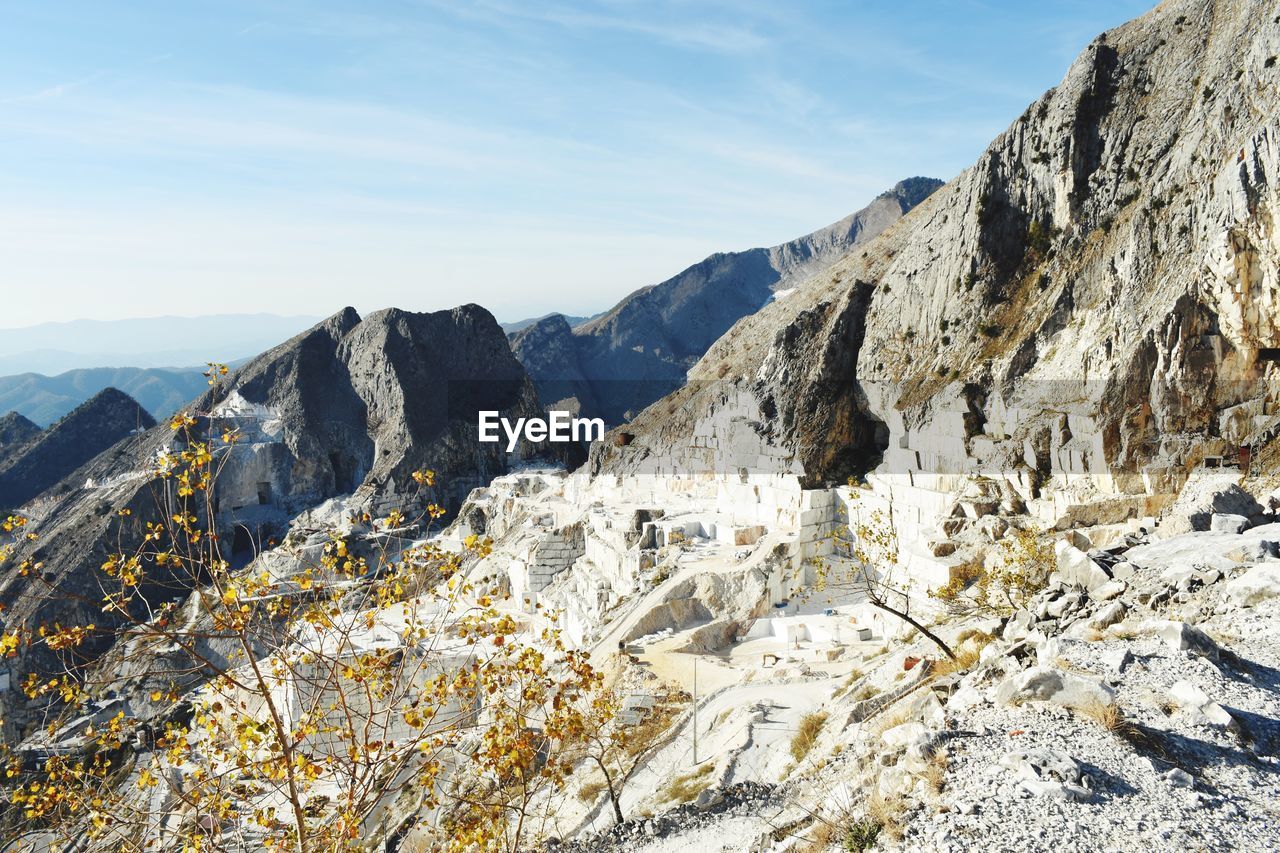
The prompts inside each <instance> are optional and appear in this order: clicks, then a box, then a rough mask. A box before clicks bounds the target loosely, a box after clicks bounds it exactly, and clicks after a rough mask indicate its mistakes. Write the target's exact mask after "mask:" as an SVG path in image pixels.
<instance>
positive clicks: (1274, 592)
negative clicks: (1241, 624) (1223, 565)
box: [1222, 563, 1280, 607]
mask: <svg viewBox="0 0 1280 853" xmlns="http://www.w3.org/2000/svg"><path fill="white" fill-rule="evenodd" d="M1222 592H1223V595H1225V596H1226V598H1227V600H1228V601H1231V602H1232V603H1234V604H1236V605H1238V606H1240V607H1253V606H1254V605H1257V604H1260V603H1262V602H1263V601H1266V600H1267V599H1269V598H1276V597H1280V565H1277V564H1274V563H1270V564H1264V565H1260V566H1254V567H1253V568H1251V569H1249V571H1247V572H1245V573H1244V574H1242V575H1241V576H1240V577H1238V578H1235V579H1233V580H1230V581H1227V584H1226V586H1225V587H1223V590H1222Z"/></svg>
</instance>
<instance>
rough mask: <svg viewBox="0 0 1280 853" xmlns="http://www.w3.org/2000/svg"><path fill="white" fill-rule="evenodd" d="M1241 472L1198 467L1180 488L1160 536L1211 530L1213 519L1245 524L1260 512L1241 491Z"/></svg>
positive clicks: (1259, 508)
mask: <svg viewBox="0 0 1280 853" xmlns="http://www.w3.org/2000/svg"><path fill="white" fill-rule="evenodd" d="M1239 480H1240V472H1239V471H1235V470H1232V469H1229V468H1216V469H1215V468H1199V469H1196V470H1195V471H1193V472H1192V474H1191V476H1190V477H1188V478H1187V482H1186V483H1185V484H1184V485H1183V487H1182V491H1181V492H1180V493H1179V494H1178V499H1177V500H1176V501H1174V503H1173V506H1171V507H1170V508H1169V511H1168V513H1166V515H1165V517H1164V519H1163V520H1162V521H1161V522H1160V526H1159V528H1158V532H1159V534H1160V535H1161V536H1162V537H1165V538H1167V537H1170V536H1177V535H1179V534H1182V533H1191V532H1193V531H1197V530H1210V529H1212V528H1211V525H1212V520H1213V516H1214V515H1215V514H1217V515H1234V516H1240V517H1242V518H1244V519H1245V520H1246V523H1247V521H1248V518H1249V516H1251V515H1258V514H1260V513H1262V512H1263V508H1262V506H1260V505H1259V504H1258V502H1257V501H1256V500H1254V498H1253V495H1251V494H1249V493H1248V492H1246V491H1245V490H1244V489H1242V488H1240V483H1239Z"/></svg>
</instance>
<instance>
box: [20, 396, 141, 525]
mask: <svg viewBox="0 0 1280 853" xmlns="http://www.w3.org/2000/svg"><path fill="white" fill-rule="evenodd" d="M155 423H156V422H155V419H154V418H152V417H151V415H149V414H148V413H147V411H146V410H145V409H143V408H142V407H141V406H139V405H138V403H137V401H135V400H134V399H133V398H132V397H130V396H129V395H128V394H125V393H124V392H122V391H118V390H116V389H115V388H107V389H105V390H103V391H99V392H98V393H97V394H95V395H94V396H93V397H92V398H90V399H89V400H87V401H86V402H84V403H82V404H81V405H79V406H77V407H76V409H75V410H74V411H72V412H71V413H70V414H69V415H67V416H66V417H65V418H63V419H61V420H60V421H58V422H57V423H55V424H54V425H53V426H51V427H49V428H48V429H46V430H44V431H43V432H41V433H39V434H38V435H36V436H33V437H31V438H29V439H28V440H27V441H26V443H25V444H23V445H21V446H19V447H17V448H16V449H15V450H14V451H13V452H11V453H8V454H6V455H5V458H4V462H3V467H0V507H6V508H16V507H19V506H22V505H23V504H25V503H26V502H27V501H29V500H31V499H32V498H34V497H36V496H37V495H39V494H40V493H42V492H44V491H45V490H46V489H49V488H50V487H52V486H54V485H55V484H56V483H58V481H59V480H62V479H63V478H64V477H66V476H67V475H68V474H70V473H71V472H73V471H75V470H76V469H77V468H79V467H80V466H81V465H83V464H84V463H85V462H87V461H88V460H89V459H92V458H93V457H94V456H96V455H97V454H98V453H100V452H102V451H103V450H105V449H106V448H108V447H110V446H111V445H113V444H115V443H116V442H118V441H120V439H122V438H124V437H125V436H127V435H129V434H130V433H132V432H135V431H139V430H144V429H148V428H150V427H153V426H155ZM19 429H21V427H19Z"/></svg>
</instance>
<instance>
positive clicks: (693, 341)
mask: <svg viewBox="0 0 1280 853" xmlns="http://www.w3.org/2000/svg"><path fill="white" fill-rule="evenodd" d="M939 186H941V182H940V181H936V180H933V179H931V178H910V179H908V180H905V181H902V182H900V183H899V184H897V185H896V186H895V187H893V189H891V190H889V191H888V192H885V193H883V194H881V195H880V196H879V197H877V198H876V199H875V200H874V201H873V202H872V203H871V204H870V205H868V206H867V207H865V208H863V209H862V210H860V211H858V212H857V213H854V214H852V215H850V216H847V217H845V218H844V219H842V220H840V221H839V222H836V223H834V224H833V225H830V226H828V227H826V228H823V229H821V230H820V231H816V232H814V233H812V234H809V235H806V236H804V237H800V238H799V239H796V240H792V241H791V242H789V243H783V244H782V245H780V246H774V247H773V248H771V249H750V250H748V251H745V252H733V253H729V254H717V255H712V256H711V257H709V258H707V259H706V260H704V261H702V262H701V263H698V264H695V265H693V266H691V267H689V268H688V269H686V270H685V271H684V272H682V273H680V274H679V275H677V276H675V277H674V278H671V279H668V280H667V281H664V282H662V283H661V284H656V285H653V286H651V287H646V288H643V289H641V290H638V291H636V292H635V293H632V294H631V295H630V296H628V297H626V298H625V299H623V300H622V301H621V302H620V303H618V305H616V306H615V307H614V308H613V309H612V310H611V311H608V312H606V313H605V314H603V315H602V316H600V317H597V318H595V319H593V320H590V321H588V322H586V323H584V324H582V325H579V326H577V327H574V328H570V327H569V324H568V322H567V321H565V319H564V318H563V317H561V316H560V315H554V314H553V315H551V316H550V317H546V318H543V319H542V320H539V321H537V322H535V323H532V324H530V325H529V326H527V327H526V328H524V329H522V330H521V331H519V332H517V333H516V334H514V335H513V336H512V348H513V349H514V350H515V352H516V355H517V357H518V358H519V359H520V360H521V362H522V363H524V365H525V367H526V368H527V369H528V371H529V374H530V375H531V376H532V377H533V378H534V380H535V381H536V382H537V383H538V386H539V391H540V393H541V396H542V398H543V400H544V401H546V402H547V403H548V404H551V403H553V402H555V401H557V400H560V399H563V398H566V397H576V398H577V400H578V402H579V404H580V405H581V407H582V410H583V411H584V412H586V413H589V414H592V415H599V416H601V417H604V418H605V420H606V421H607V422H609V423H612V424H616V423H620V422H622V421H623V420H625V419H626V418H627V417H628V413H635V412H639V411H640V409H642V408H643V407H644V406H647V405H648V404H649V403H651V402H653V401H654V400H656V399H658V398H659V397H661V396H663V395H664V394H667V393H669V392H670V391H672V390H674V389H675V388H678V387H679V386H680V385H681V384H682V383H683V382H684V381H685V374H686V372H687V371H688V369H689V368H690V367H691V366H692V365H693V364H694V363H695V362H696V361H697V360H698V359H699V358H700V357H701V356H702V354H703V353H705V352H706V351H707V348H708V347H709V346H711V344H712V343H713V342H714V341H715V340H716V339H717V338H719V337H720V336H721V335H723V334H724V333H725V332H726V331H728V330H729V328H730V327H731V326H732V325H733V324H734V323H735V322H737V321H738V320H739V319H741V318H742V317H745V316H747V315H749V314H751V313H753V312H755V311H756V310H758V309H759V308H760V307H761V306H762V305H764V304H765V303H766V302H767V301H768V300H769V299H770V297H772V296H773V295H774V294H775V293H778V292H780V291H785V290H788V289H789V287H790V286H791V284H792V283H794V282H796V281H798V280H800V279H802V278H804V277H805V276H806V275H808V274H812V273H813V272H814V271H816V270H818V269H821V268H823V267H825V266H827V265H829V264H831V263H833V262H834V261H836V260H838V259H839V258H840V257H842V256H843V255H844V254H845V253H847V252H848V251H850V250H851V249H852V248H853V247H854V246H857V245H860V244H861V243H863V242H866V241H867V240H869V239H871V238H873V237H875V236H876V235H877V234H879V233H880V232H881V231H883V230H884V229H885V228H886V227H888V226H889V225H890V224H892V223H893V222H895V221H897V220H898V219H899V218H900V217H901V216H902V215H903V214H904V213H906V212H907V211H909V210H911V209H912V208H913V207H915V206H916V205H917V204H919V203H920V202H921V201H923V200H924V199H925V198H927V197H928V196H929V194H930V193H932V192H933V191H934V190H936V189H937V188H938V187H939ZM782 295H783V296H784V297H785V295H786V294H782Z"/></svg>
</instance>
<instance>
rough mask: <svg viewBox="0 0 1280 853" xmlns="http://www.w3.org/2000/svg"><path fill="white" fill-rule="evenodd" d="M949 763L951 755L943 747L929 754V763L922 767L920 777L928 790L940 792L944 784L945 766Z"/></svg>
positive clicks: (945, 777)
mask: <svg viewBox="0 0 1280 853" xmlns="http://www.w3.org/2000/svg"><path fill="white" fill-rule="evenodd" d="M950 764H951V756H950V755H949V754H948V753H947V751H946V750H945V749H935V750H934V751H933V754H932V755H930V756H929V764H928V765H927V766H926V767H925V768H924V773H922V774H921V775H922V777H923V778H924V781H925V784H926V785H928V786H929V790H931V791H933V793H934V794H941V793H942V789H943V788H944V787H945V786H946V779H947V767H948V766H949V765H950Z"/></svg>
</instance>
